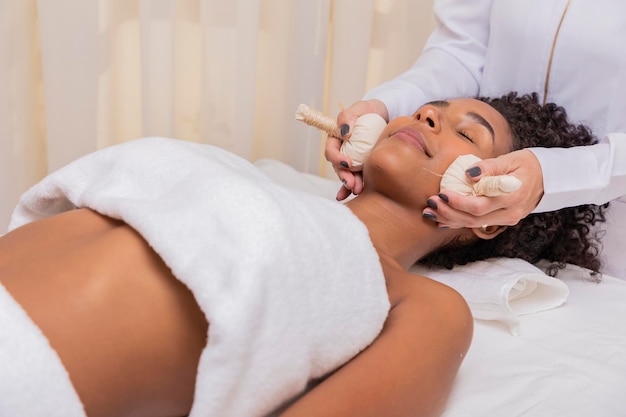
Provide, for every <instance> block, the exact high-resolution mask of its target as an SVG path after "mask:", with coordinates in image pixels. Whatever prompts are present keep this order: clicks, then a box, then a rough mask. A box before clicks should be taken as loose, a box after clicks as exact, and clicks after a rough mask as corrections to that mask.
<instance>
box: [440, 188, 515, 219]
mask: <svg viewBox="0 0 626 417" xmlns="http://www.w3.org/2000/svg"><path fill="white" fill-rule="evenodd" d="M441 194H443V195H444V196H446V198H447V201H445V202H444V204H443V205H442V208H443V209H444V211H445V209H446V208H447V207H449V208H450V209H453V210H454V211H460V212H463V213H466V214H467V215H469V216H473V217H481V216H485V215H487V214H489V213H491V212H492V211H496V210H500V209H502V208H504V207H507V206H508V205H509V204H511V203H510V200H511V195H509V194H506V195H500V196H497V197H484V196H467V195H463V194H459V193H455V192H453V191H447V190H443V191H442V192H441ZM438 197H439V196H438ZM439 198H441V197H439ZM442 201H443V200H442Z"/></svg>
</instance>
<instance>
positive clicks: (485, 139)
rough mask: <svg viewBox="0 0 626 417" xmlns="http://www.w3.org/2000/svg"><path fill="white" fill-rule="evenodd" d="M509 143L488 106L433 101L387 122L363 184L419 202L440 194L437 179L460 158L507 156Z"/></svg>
mask: <svg viewBox="0 0 626 417" xmlns="http://www.w3.org/2000/svg"><path fill="white" fill-rule="evenodd" d="M512 143H513V139H512V135H511V133H510V130H509V126H508V123H507V122H506V120H505V119H504V117H503V116H502V115H501V114H500V113H499V112H498V111H497V110H495V109H494V108H493V107H491V106H490V105H488V104H487V103H484V102H482V101H479V100H475V99H466V98H463V99H454V100H446V101H435V102H432V103H428V104H426V105H424V106H423V107H421V108H420V109H419V110H418V111H417V112H415V114H414V115H413V116H411V117H398V118H396V119H393V120H392V121H391V122H389V124H388V125H387V127H386V128H385V130H383V132H382V134H381V136H380V138H379V139H378V142H377V143H376V145H375V146H374V147H373V149H372V152H371V154H370V156H369V158H368V160H367V163H366V164H365V167H364V178H365V184H366V187H368V186H372V187H374V188H376V189H380V188H381V187H384V188H385V192H394V193H400V194H399V195H402V194H407V193H408V194H409V195H411V196H412V197H417V198H420V197H423V196H425V198H424V200H422V202H423V201H425V199H426V198H428V197H429V196H431V195H434V194H437V193H438V192H439V183H440V180H441V175H442V174H443V173H444V171H445V170H446V169H447V168H448V167H449V166H450V164H451V163H452V162H453V161H454V160H455V159H456V158H457V157H458V156H459V155H466V154H473V155H476V156H478V157H479V158H481V159H485V158H491V157H495V156H498V155H502V154H504V153H507V152H509V151H510V150H511V148H512ZM416 192H419V196H418V195H415V193H416ZM407 197H408V195H407ZM394 198H395V197H394ZM411 200H413V198H411Z"/></svg>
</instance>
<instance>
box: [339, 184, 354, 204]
mask: <svg viewBox="0 0 626 417" xmlns="http://www.w3.org/2000/svg"><path fill="white" fill-rule="evenodd" d="M351 194H352V191H350V190H348V189H347V188H346V187H344V186H342V187H341V188H340V189H339V191H337V196H336V197H335V198H336V199H337V201H343V200H345V199H346V198H348V197H350V195H351Z"/></svg>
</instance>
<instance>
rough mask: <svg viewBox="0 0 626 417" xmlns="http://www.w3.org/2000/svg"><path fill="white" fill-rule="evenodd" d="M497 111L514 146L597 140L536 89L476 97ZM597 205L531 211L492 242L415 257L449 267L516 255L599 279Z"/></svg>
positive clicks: (455, 246) (599, 210) (453, 245)
mask: <svg viewBox="0 0 626 417" xmlns="http://www.w3.org/2000/svg"><path fill="white" fill-rule="evenodd" d="M478 99H479V100H481V101H484V102H486V103H488V104H489V105H491V106H492V107H494V108H495V109H496V110H498V111H499V112H500V113H501V114H502V115H503V116H504V118H505V119H506V120H507V121H508V124H509V128H510V130H511V133H512V136H513V149H512V150H516V149H522V148H528V147H532V146H541V147H561V148H566V147H571V146H580V145H591V144H594V143H596V142H597V140H596V138H595V137H594V136H593V134H592V133H591V131H590V130H589V128H587V127H586V126H584V125H580V124H573V123H570V122H569V120H568V117H567V114H566V112H565V109H564V108H563V107H561V106H558V105H556V104H554V103H548V104H545V105H541V104H540V103H539V100H538V96H537V94H536V93H533V94H527V95H521V96H520V95H518V94H517V93H515V92H513V93H509V94H508V95H505V96H503V97H500V98H488V97H478ZM606 207H608V203H607V204H605V205H602V206H597V205H593V204H587V205H582V206H578V207H568V208H564V209H561V210H558V211H552V212H546V213H538V214H531V215H529V216H527V217H526V218H524V219H522V220H521V221H520V222H519V223H518V224H516V225H515V226H509V227H508V228H507V229H506V230H505V231H504V232H502V233H500V234H499V235H498V236H496V237H495V238H493V239H491V240H482V239H479V240H477V241H472V243H469V244H468V243H464V242H461V241H458V240H457V241H456V242H453V243H451V244H449V245H447V246H445V247H443V248H441V249H440V250H438V251H436V252H433V253H431V254H429V255H427V256H426V257H424V258H422V259H420V260H419V263H421V264H424V265H427V266H443V267H446V268H449V269H450V268H452V267H453V266H454V265H464V264H467V263H468V262H472V261H478V260H483V259H487V258H491V257H508V258H521V259H524V260H526V261H528V262H531V263H536V262H538V261H539V260H542V259H544V260H548V261H550V262H551V265H550V267H548V269H547V271H546V272H547V273H548V274H549V275H551V276H556V275H557V273H558V270H559V269H561V268H564V267H565V264H567V263H571V264H576V265H579V266H581V267H584V268H588V269H590V270H591V271H592V276H594V277H596V279H599V276H600V275H599V270H600V266H601V262H600V260H599V257H598V255H599V253H600V250H601V245H600V237H601V236H600V235H599V232H598V231H597V228H594V227H593V226H594V225H595V224H596V223H598V222H603V221H605V215H604V211H605V209H606Z"/></svg>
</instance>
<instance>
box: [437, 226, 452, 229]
mask: <svg viewBox="0 0 626 417" xmlns="http://www.w3.org/2000/svg"><path fill="white" fill-rule="evenodd" d="M449 228H450V227H449V226H439V230H447V229H449Z"/></svg>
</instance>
